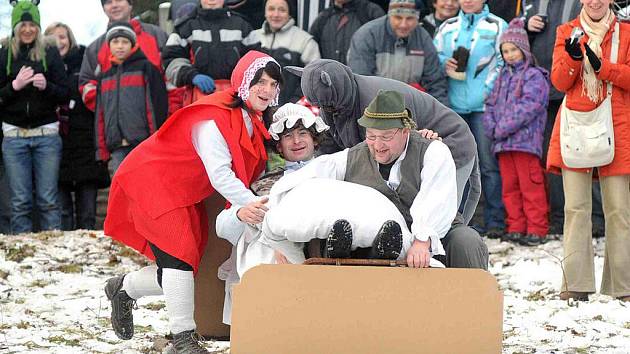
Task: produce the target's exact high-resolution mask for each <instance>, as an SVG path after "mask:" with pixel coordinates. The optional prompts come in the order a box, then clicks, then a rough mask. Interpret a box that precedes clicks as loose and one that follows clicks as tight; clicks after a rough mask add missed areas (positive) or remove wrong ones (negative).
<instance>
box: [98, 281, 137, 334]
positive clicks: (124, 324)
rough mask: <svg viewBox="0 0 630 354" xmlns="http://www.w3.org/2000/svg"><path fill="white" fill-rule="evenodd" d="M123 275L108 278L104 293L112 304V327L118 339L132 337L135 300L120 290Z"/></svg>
mask: <svg viewBox="0 0 630 354" xmlns="http://www.w3.org/2000/svg"><path fill="white" fill-rule="evenodd" d="M124 278H125V276H124V275H119V276H117V277H114V278H109V279H108V280H107V284H105V294H106V295H107V299H109V301H110V302H111V306H112V316H111V321H112V328H113V329H114V333H116V336H118V338H120V339H125V340H127V339H131V337H133V313H132V311H133V306H134V305H135V304H136V300H134V299H132V298H131V297H129V295H127V292H126V291H124V290H122V286H123V279H124Z"/></svg>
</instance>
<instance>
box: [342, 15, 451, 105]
mask: <svg viewBox="0 0 630 354" xmlns="http://www.w3.org/2000/svg"><path fill="white" fill-rule="evenodd" d="M348 66H350V68H351V69H352V71H353V72H355V73H356V74H361V75H375V76H381V77H387V78H390V79H394V80H399V81H402V82H406V83H408V84H417V85H420V86H421V87H422V88H424V89H425V90H426V91H427V92H428V93H429V94H430V95H431V96H433V97H435V98H436V99H437V100H438V101H440V102H441V103H442V104H443V105H445V106H448V105H449V102H448V92H447V90H448V82H447V81H446V78H445V76H444V74H443V72H442V70H441V68H440V61H439V58H438V55H437V50H436V49H435V46H434V45H433V39H432V38H431V36H430V35H429V33H427V31H426V30H425V29H424V28H422V26H420V25H418V26H416V28H415V30H414V31H412V32H411V34H410V35H409V37H407V38H397V37H396V34H395V33H394V31H393V29H392V26H391V25H390V23H389V16H383V17H380V18H377V19H376V20H372V21H370V22H368V23H366V24H365V25H363V26H362V27H361V28H359V29H358V30H357V31H356V32H355V33H354V36H352V41H351V42H350V49H349V51H348Z"/></svg>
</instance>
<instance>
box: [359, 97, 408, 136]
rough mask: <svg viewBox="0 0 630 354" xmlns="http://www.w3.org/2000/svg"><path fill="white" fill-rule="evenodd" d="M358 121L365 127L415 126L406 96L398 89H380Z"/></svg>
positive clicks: (384, 128) (391, 127) (383, 128)
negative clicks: (406, 102)
mask: <svg viewBox="0 0 630 354" xmlns="http://www.w3.org/2000/svg"><path fill="white" fill-rule="evenodd" d="M357 122H358V123H359V125H360V126H362V127H364V128H373V129H379V130H387V129H394V128H411V129H413V128H415V124H414V123H413V121H412V120H411V117H410V115H409V110H407V108H406V107H405V98H404V97H403V95H402V94H401V93H400V92H398V91H387V90H380V91H379V92H378V94H377V95H376V97H374V99H373V100H372V102H370V104H369V105H368V106H367V107H366V108H365V111H364V112H363V116H362V117H361V118H360V119H359V120H358V121H357Z"/></svg>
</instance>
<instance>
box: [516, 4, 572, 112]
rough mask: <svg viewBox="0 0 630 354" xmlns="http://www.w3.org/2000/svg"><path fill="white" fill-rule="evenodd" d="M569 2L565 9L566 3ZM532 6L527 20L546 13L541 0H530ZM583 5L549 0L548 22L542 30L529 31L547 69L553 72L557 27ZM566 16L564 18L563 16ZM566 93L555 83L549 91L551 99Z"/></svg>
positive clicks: (533, 47)
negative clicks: (541, 6)
mask: <svg viewBox="0 0 630 354" xmlns="http://www.w3.org/2000/svg"><path fill="white" fill-rule="evenodd" d="M568 1H572V2H573V4H570V3H568V4H567V5H568V7H567V9H566V10H565V9H564V7H565V3H566V2H568ZM529 3H530V4H531V8H530V9H529V10H528V11H527V20H529V19H530V18H531V17H532V16H534V15H537V14H540V13H544V12H545V10H544V9H542V8H540V3H541V1H540V0H530V1H529ZM581 9H582V5H581V4H580V0H549V3H548V5H547V9H546V13H547V24H546V26H545V28H544V29H543V30H542V32H529V35H530V42H531V50H532V54H533V55H534V57H535V58H536V60H538V64H539V65H540V66H542V67H543V68H545V69H547V71H549V72H551V63H552V55H553V47H554V45H555V43H556V28H557V27H558V26H560V25H561V24H563V23H565V22H568V21H570V20H572V19H574V18H576V17H577V16H578V14H579V13H580V10H581ZM563 17H564V18H563ZM562 97H564V94H563V93H561V92H560V91H558V90H556V88H555V87H553V85H552V86H551V91H549V100H550V101H551V100H561V99H562Z"/></svg>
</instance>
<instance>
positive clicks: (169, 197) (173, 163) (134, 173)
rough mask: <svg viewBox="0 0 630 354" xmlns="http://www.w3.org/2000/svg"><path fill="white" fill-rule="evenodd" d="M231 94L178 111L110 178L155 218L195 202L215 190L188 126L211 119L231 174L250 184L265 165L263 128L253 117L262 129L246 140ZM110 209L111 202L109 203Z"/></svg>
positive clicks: (209, 98) (213, 96)
mask: <svg viewBox="0 0 630 354" xmlns="http://www.w3.org/2000/svg"><path fill="white" fill-rule="evenodd" d="M230 98H231V93H230V91H221V92H218V93H214V94H212V95H209V96H206V97H203V98H202V99H200V100H199V101H197V102H196V103H194V104H192V105H190V106H187V107H185V108H183V109H180V110H179V111H177V112H176V113H175V114H174V115H173V116H171V117H170V118H169V119H168V120H167V121H166V123H164V125H163V126H162V127H161V128H160V129H159V130H158V132H157V133H156V134H154V135H152V136H150V137H149V138H148V139H147V140H145V141H143V142H142V143H141V144H140V145H138V147H137V148H135V149H134V150H132V152H131V153H130V154H129V155H128V156H127V157H126V158H125V160H124V161H123V163H122V164H121V166H120V168H119V169H118V171H117V172H116V175H115V176H114V180H116V181H117V182H118V184H119V185H120V186H121V188H122V189H123V190H124V191H125V194H126V195H127V196H128V197H129V199H131V200H133V201H134V202H135V203H137V204H139V205H140V207H141V208H142V209H143V210H144V211H145V212H146V213H147V214H149V215H150V216H151V217H153V218H157V217H159V216H160V215H162V214H164V213H166V212H168V211H171V210H173V209H175V208H181V207H186V206H192V205H194V204H196V203H199V202H201V201H203V200H204V199H205V198H207V197H209V196H210V195H211V194H212V193H214V188H213V187H212V185H211V184H210V180H209V178H208V175H207V172H206V169H205V167H204V165H203V163H202V161H201V158H200V157H199V155H198V154H197V152H196V151H195V147H194V146H193V144H192V137H191V131H192V127H193V126H194V125H195V124H196V123H197V122H201V121H204V120H208V119H213V120H214V122H215V123H216V124H217V127H218V128H219V130H220V131H221V134H223V137H224V138H225V140H226V142H227V144H228V148H229V150H230V154H231V156H232V169H233V170H234V172H235V173H236V176H237V177H238V178H239V179H240V180H241V181H243V183H244V184H245V185H246V186H249V185H250V183H251V182H252V180H253V179H254V178H255V177H256V176H258V175H259V174H260V173H262V171H263V170H264V168H265V161H266V160H267V154H266V153H265V150H264V144H263V140H264V136H263V133H262V131H261V129H264V126H263V125H262V122H260V121H259V120H257V119H256V118H254V119H252V121H255V122H259V124H260V126H261V127H262V128H261V127H256V128H255V129H254V135H253V137H252V138H251V139H250V137H249V135H248V134H247V129H246V128H245V124H244V122H243V116H242V112H241V109H240V108H235V109H233V108H228V107H226V106H225V104H224V103H225V102H228V101H229V100H230ZM210 117H211V118H210ZM255 125H256V124H255ZM112 208H115V206H112V205H109V206H108V209H112ZM108 217H109V214H108Z"/></svg>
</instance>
